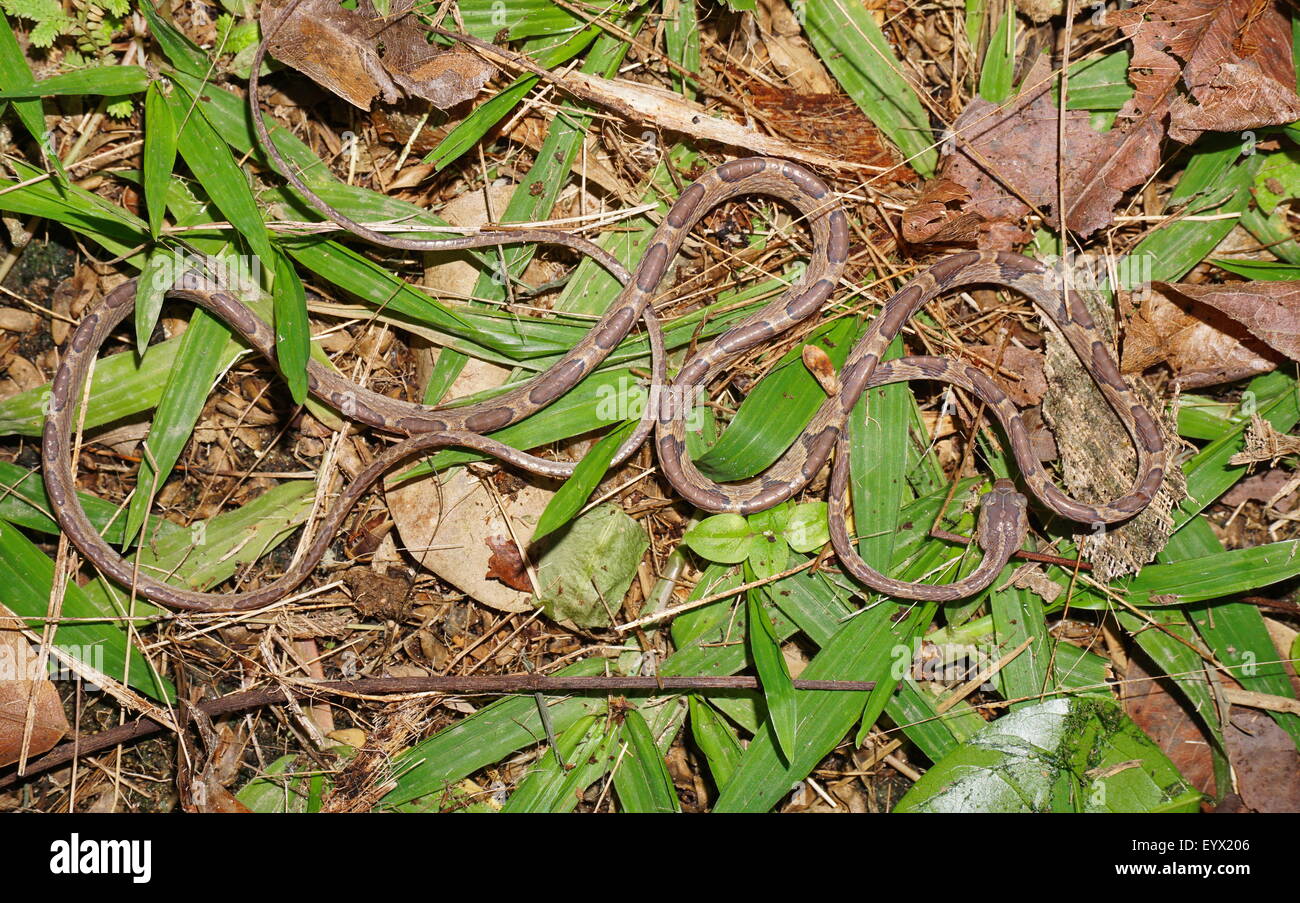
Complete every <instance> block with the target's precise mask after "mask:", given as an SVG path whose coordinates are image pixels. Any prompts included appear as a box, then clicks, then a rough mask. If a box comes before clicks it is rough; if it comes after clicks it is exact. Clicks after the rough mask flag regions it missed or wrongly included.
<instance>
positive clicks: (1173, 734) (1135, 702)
mask: <svg viewBox="0 0 1300 903" xmlns="http://www.w3.org/2000/svg"><path fill="white" fill-rule="evenodd" d="M1120 686H1121V688H1122V695H1123V699H1124V712H1125V714H1127V715H1128V716H1129V718H1131V719H1133V723H1134V724H1136V725H1137V726H1138V727H1140V728H1142V730H1143V732H1144V733H1146V735H1147V736H1148V737H1150V738H1151V740H1152V741H1153V742H1154V743H1155V744H1156V746H1158V747H1160V751H1161V752H1163V753H1164V754H1165V755H1166V756H1168V757H1169V761H1171V762H1173V764H1174V767H1175V768H1177V769H1178V773H1179V774H1181V775H1182V776H1183V777H1184V778H1185V779H1186V780H1187V782H1188V783H1189V784H1191V785H1192V786H1193V787H1195V788H1196V789H1197V790H1199V791H1201V792H1202V793H1206V794H1210V795H1213V794H1214V792H1215V784H1214V759H1213V756H1212V755H1211V753H1210V744H1211V743H1212V742H1213V740H1212V738H1211V737H1210V734H1209V732H1208V731H1207V730H1206V729H1205V727H1204V726H1203V724H1202V722H1201V720H1200V719H1199V718H1197V717H1196V715H1195V714H1194V713H1193V712H1192V710H1191V708H1190V707H1189V706H1188V704H1187V702H1186V700H1185V699H1184V697H1183V696H1182V695H1180V694H1178V693H1177V692H1175V691H1173V690H1171V688H1170V686H1169V679H1168V678H1166V677H1157V676H1156V675H1155V674H1153V673H1152V672H1151V671H1148V670H1147V668H1146V663H1145V662H1144V661H1143V660H1141V659H1140V657H1138V656H1134V657H1132V658H1130V659H1129V662H1128V668H1127V669H1126V670H1125V671H1124V679H1123V682H1122V683H1121V684H1120Z"/></svg>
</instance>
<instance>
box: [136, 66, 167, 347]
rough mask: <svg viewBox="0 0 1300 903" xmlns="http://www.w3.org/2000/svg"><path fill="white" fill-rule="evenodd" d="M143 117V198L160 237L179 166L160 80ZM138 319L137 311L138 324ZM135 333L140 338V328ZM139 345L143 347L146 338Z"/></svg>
mask: <svg viewBox="0 0 1300 903" xmlns="http://www.w3.org/2000/svg"><path fill="white" fill-rule="evenodd" d="M144 121H145V132H144V163H143V173H142V181H143V183H144V200H145V204H146V205H147V206H148V208H149V234H150V235H152V236H153V237H154V240H155V241H157V239H158V233H159V232H160V231H161V230H162V223H163V213H164V212H165V211H166V209H167V189H168V187H169V183H170V182H171V180H172V170H173V169H174V168H175V166H176V120H175V119H174V118H173V117H172V110H171V106H170V105H169V104H168V103H167V100H166V98H164V97H163V96H162V93H161V89H160V88H159V87H158V83H157V82H154V83H153V84H151V85H149V92H148V93H147V94H145V96H144ZM139 322H140V321H139V313H138V311H137V319H136V324H137V327H138V325H139ZM150 329H152V326H150ZM136 337H137V339H139V330H138V328H137V332H136ZM146 338H147V334H146ZM140 347H141V348H143V347H144V342H143V341H141V342H140Z"/></svg>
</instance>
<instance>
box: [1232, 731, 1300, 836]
mask: <svg viewBox="0 0 1300 903" xmlns="http://www.w3.org/2000/svg"><path fill="white" fill-rule="evenodd" d="M1223 739H1224V742H1225V744H1226V745H1227V747H1228V759H1229V761H1230V762H1231V763H1232V770H1233V773H1234V774H1235V775H1236V778H1237V791H1238V793H1240V794H1241V798H1242V800H1243V801H1244V802H1245V804H1246V806H1247V807H1248V808H1250V809H1252V810H1254V811H1255V812H1300V756H1297V755H1296V748H1295V741H1293V740H1292V739H1291V737H1290V736H1289V735H1288V734H1287V733H1286V731H1284V730H1282V728H1280V727H1278V726H1277V723H1276V722H1275V721H1274V720H1273V719H1272V718H1270V717H1269V716H1268V715H1266V714H1264V713H1263V712H1257V711H1253V710H1251V709H1241V708H1236V707H1234V708H1233V709H1232V717H1231V720H1230V722H1229V723H1228V724H1227V725H1226V726H1225V727H1224V731H1223Z"/></svg>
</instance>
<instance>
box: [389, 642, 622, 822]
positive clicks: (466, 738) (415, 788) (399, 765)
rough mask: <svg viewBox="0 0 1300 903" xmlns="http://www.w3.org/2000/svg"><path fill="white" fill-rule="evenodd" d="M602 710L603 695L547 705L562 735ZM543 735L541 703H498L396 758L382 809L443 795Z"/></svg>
mask: <svg viewBox="0 0 1300 903" xmlns="http://www.w3.org/2000/svg"><path fill="white" fill-rule="evenodd" d="M608 664H609V662H608V661H606V660H605V659H600V658H589V659H584V660H583V661H580V662H576V663H575V664H573V665H570V666H569V667H567V668H563V669H561V670H560V671H558V672H556V673H557V674H565V675H595V674H604V673H605V669H606V667H607V666H608ZM604 710H605V697H604V696H571V697H569V698H567V699H564V700H562V701H560V702H556V703H554V704H553V705H550V706H549V711H550V715H551V723H552V724H553V725H554V726H555V730H556V731H557V732H559V733H561V734H562V733H564V732H565V731H567V730H568V729H569V727H570V726H572V725H573V724H574V723H575V722H576V721H578V720H579V719H580V718H583V717H584V716H586V715H590V714H593V713H597V712H603V711H604ZM545 736H546V734H545V731H544V730H543V728H542V719H541V715H540V714H539V713H538V711H537V701H536V700H535V699H534V698H533V696H532V695H531V694H529V695H525V696H509V697H505V698H503V699H498V700H497V701H496V702H493V703H492V704H491V705H488V706H485V707H483V708H482V709H480V710H479V711H477V712H475V713H474V714H473V715H470V716H469V717H468V718H463V719H461V720H460V721H457V722H456V723H455V724H453V725H452V726H451V727H448V728H445V729H443V730H441V731H439V732H438V733H436V734H434V735H433V736H432V737H430V738H429V739H427V740H423V741H421V742H420V743H417V744H416V745H415V746H413V747H411V748H410V749H409V750H407V751H406V752H404V753H400V754H399V755H397V756H395V757H394V759H393V769H394V772H395V773H396V774H397V779H396V781H397V786H395V787H394V788H393V789H392V790H390V791H389V792H388V794H387V795H385V796H384V798H383V805H385V806H397V805H401V804H403V803H408V802H410V801H411V800H414V799H417V798H419V797H422V796H427V795H429V794H436V793H441V792H442V790H443V789H444V788H445V787H446V786H447V785H449V784H452V783H455V782H456V781H459V780H461V779H462V778H465V777H467V776H468V775H471V774H473V773H474V772H476V771H478V770H479V769H480V768H486V767H487V766H489V765H491V764H493V763H494V762H499V761H501V760H502V759H504V758H505V757H506V756H508V755H510V754H511V753H513V752H516V751H518V750H520V749H524V748H526V747H529V746H534V745H536V744H538V743H542V742H544V741H545Z"/></svg>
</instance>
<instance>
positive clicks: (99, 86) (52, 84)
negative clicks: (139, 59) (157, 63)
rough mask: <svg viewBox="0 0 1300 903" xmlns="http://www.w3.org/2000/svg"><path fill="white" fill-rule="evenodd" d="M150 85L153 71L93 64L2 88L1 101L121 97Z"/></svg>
mask: <svg viewBox="0 0 1300 903" xmlns="http://www.w3.org/2000/svg"><path fill="white" fill-rule="evenodd" d="M147 87H149V73H147V72H145V71H144V70H143V69H141V68H140V67H139V66H91V67H89V68H86V69H77V70H75V71H73V72H65V73H63V74H62V75H56V76H54V77H52V78H47V79H44V80H43V81H39V82H32V83H30V84H26V85H23V84H15V85H13V86H12V87H9V88H0V100H12V99H17V98H29V97H65V96H83V95H87V94H89V95H103V96H105V97H121V96H122V95H125V94H138V93H140V92H141V91H143V90H144V89H145V88H147Z"/></svg>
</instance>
